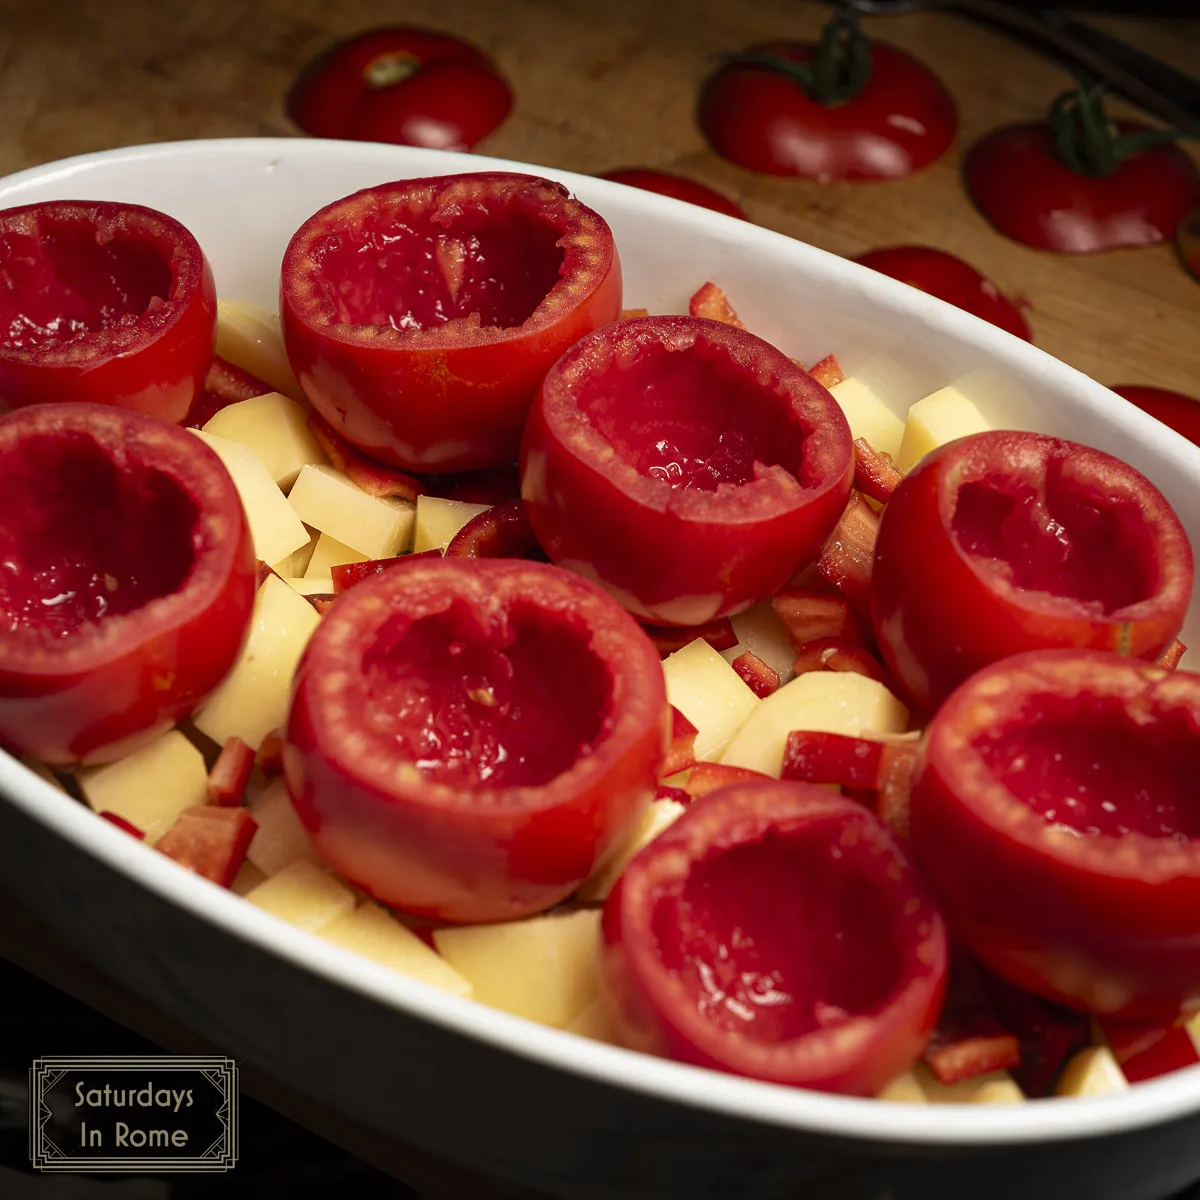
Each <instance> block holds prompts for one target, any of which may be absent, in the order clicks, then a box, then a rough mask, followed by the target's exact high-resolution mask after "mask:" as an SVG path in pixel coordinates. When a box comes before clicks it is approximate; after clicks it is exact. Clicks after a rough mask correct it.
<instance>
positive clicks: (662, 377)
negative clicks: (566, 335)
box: [521, 317, 854, 625]
mask: <svg viewBox="0 0 1200 1200" xmlns="http://www.w3.org/2000/svg"><path fill="white" fill-rule="evenodd" d="M853 475H854V453H853V448H852V443H851V440H850V429H849V426H848V425H847V424H846V419H845V417H844V416H843V414H842V411H841V409H840V408H839V407H838V404H837V401H835V400H834V399H833V397H832V396H831V395H830V394H829V392H827V391H826V390H825V388H823V387H822V386H821V385H820V384H819V383H817V382H816V381H815V380H814V379H813V378H812V377H811V376H810V375H808V374H807V372H805V371H804V370H803V369H802V368H801V367H800V366H798V365H797V364H796V363H795V362H793V361H792V360H791V359H790V358H788V357H787V356H786V355H784V354H783V353H781V352H780V351H779V350H776V349H775V348H774V347H773V346H771V345H769V344H768V343H767V342H764V341H763V340H762V339H761V338H759V337H756V336H755V335H754V334H752V333H748V332H747V331H746V330H744V329H737V328H734V327H733V326H730V325H725V324H722V323H720V322H718V321H710V320H706V319H703V318H698V317H645V318H640V319H635V320H630V321H622V322H620V323H619V324H615V325H610V326H609V327H608V328H606V329H602V330H599V331H598V332H596V333H593V334H591V335H590V336H588V337H586V338H583V339H581V340H580V341H579V342H578V343H577V344H576V345H575V346H573V347H572V348H571V349H570V350H569V351H568V352H567V353H566V354H564V355H563V357H562V358H561V359H559V361H558V362H557V363H555V364H554V366H553V367H552V368H551V370H550V371H549V373H548V374H547V376H546V379H545V382H544V383H543V384H542V388H541V392H540V394H539V396H538V400H537V403H536V404H535V405H534V408H533V411H532V412H531V414H530V418H529V423H528V426H527V427H526V433H525V441H524V444H523V446H522V451H521V494H522V497H523V498H524V500H525V506H526V511H527V513H528V516H529V520H530V523H531V524H532V526H533V530H534V533H535V534H536V535H537V538H538V541H539V542H540V543H541V545H542V548H543V549H544V550H545V552H546V554H547V555H548V556H549V558H550V560H551V562H555V563H558V564H559V565H560V566H564V567H569V568H570V569H571V570H573V571H577V572H579V573H580V574H582V575H586V576H587V577H588V578H590V579H595V580H597V581H599V582H600V583H602V584H603V586H604V587H605V588H606V589H607V590H608V591H609V592H610V593H611V594H612V595H614V596H615V597H616V598H617V599H618V600H619V601H620V602H621V603H622V604H623V605H624V606H625V607H626V608H628V609H629V611H630V612H632V613H633V614H634V615H635V616H637V617H638V618H639V619H640V620H645V621H649V622H652V623H655V624H666V625H702V624H704V623H706V622H708V621H711V620H713V619H714V618H716V617H721V616H725V615H727V614H729V613H733V612H737V611H740V610H741V609H744V608H748V607H749V606H750V605H751V604H753V603H754V602H755V601H758V600H762V599H764V598H765V597H767V596H770V595H771V594H772V593H774V592H775V591H776V590H778V589H779V588H780V587H782V586H783V585H784V584H785V583H786V582H787V581H788V580H789V579H790V578H791V577H792V576H793V575H794V574H795V573H796V572H797V570H799V569H800V568H801V567H802V566H804V565H805V564H806V563H807V562H809V561H811V560H812V558H813V557H814V556H815V555H816V554H817V553H818V552H819V550H820V548H821V545H822V543H823V542H824V540H825V538H826V537H827V536H828V535H829V533H830V531H831V530H832V529H833V527H834V525H835V524H836V523H837V520H838V517H839V516H840V515H841V511H842V509H843V508H844V507H845V504H846V499H847V497H848V495H849V492H850V481H851V479H852V478H853Z"/></svg>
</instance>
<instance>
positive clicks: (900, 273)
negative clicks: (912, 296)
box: [854, 246, 1033, 342]
mask: <svg viewBox="0 0 1200 1200" xmlns="http://www.w3.org/2000/svg"><path fill="white" fill-rule="evenodd" d="M854 261H855V262H856V263H860V264H861V265H862V266H864V267H870V268H871V270H873V271H879V272H880V273H881V274H883V275H888V276H890V277H891V278H892V279H898V280H900V282H901V283H907V284H908V285H909V286H910V287H915V288H918V289H919V290H920V291H922V292H928V293H929V295H931V296H937V297H938V299H939V300H945V301H946V302H947V303H948V304H953V305H955V306H956V307H957V308H961V309H963V310H964V311H965V312H969V313H971V314H972V315H974V316H976V317H981V318H982V319H983V320H985V321H990V322H991V323H992V324H993V325H997V326H999V328H1001V329H1004V330H1007V331H1008V332H1009V333H1011V334H1013V335H1014V336H1016V337H1019V338H1024V339H1025V341H1027V342H1032V341H1033V334H1032V333H1031V332H1030V329H1029V323H1028V322H1027V321H1026V320H1025V318H1024V317H1023V316H1022V315H1021V310H1020V309H1019V308H1018V307H1017V306H1016V305H1015V304H1013V302H1012V301H1011V300H1009V299H1008V298H1007V297H1006V296H1004V294H1003V293H1002V292H1001V291H1000V290H999V288H997V287H996V285H995V284H994V283H993V282H992V281H991V280H990V279H988V278H987V277H986V276H984V275H981V274H980V273H979V272H978V271H977V270H975V268H974V267H972V266H971V265H970V264H968V263H965V262H963V260H962V259H961V258H956V257H955V256H954V255H953V254H947V253H946V252H945V251H944V250H935V249H933V248H932V247H931V246H886V247H883V248H881V249H879V250H868V251H867V252H866V254H860V255H859V256H858V257H857V258H856V259H855V260H854Z"/></svg>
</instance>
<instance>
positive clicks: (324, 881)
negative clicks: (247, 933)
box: [246, 861, 354, 933]
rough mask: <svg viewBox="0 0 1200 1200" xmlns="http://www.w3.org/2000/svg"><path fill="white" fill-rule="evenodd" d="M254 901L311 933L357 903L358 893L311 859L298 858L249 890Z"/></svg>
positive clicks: (247, 897) (247, 894) (344, 913)
mask: <svg viewBox="0 0 1200 1200" xmlns="http://www.w3.org/2000/svg"><path fill="white" fill-rule="evenodd" d="M246 899H247V900H249V901H250V903H251V904H253V905H255V906H256V907H258V908H261V909H263V910H265V911H266V912H269V913H273V914H274V915H275V916H277V917H281V918H282V919H283V920H285V921H287V922H288V923H289V924H290V925H295V926H296V927H297V928H299V929H303V930H306V931H307V932H308V933H318V932H320V931H321V930H323V929H325V928H326V927H327V926H329V925H332V924H333V923H334V921H336V920H338V919H339V918H340V917H344V916H345V915H346V914H347V913H348V912H349V911H350V910H351V909H352V908H353V907H354V893H353V892H352V891H351V890H350V889H349V888H348V887H347V886H346V885H345V884H344V883H342V881H341V880H340V879H338V878H337V877H336V876H334V875H331V874H330V873H329V872H328V871H326V870H325V869H324V868H322V867H319V866H317V865H316V864H315V863H310V862H303V861H300V862H294V863H292V864H291V866H288V867H284V869H283V870H282V871H280V872H279V873H278V874H276V875H272V876H271V877H270V879H268V880H267V881H266V882H265V883H260V884H259V885H258V887H256V888H251V890H250V891H248V892H247V893H246Z"/></svg>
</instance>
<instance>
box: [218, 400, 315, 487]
mask: <svg viewBox="0 0 1200 1200" xmlns="http://www.w3.org/2000/svg"><path fill="white" fill-rule="evenodd" d="M306 416H307V414H306V413H305V411H304V409H303V408H301V406H300V405H299V404H297V403H296V401H295V400H289V399H288V397H287V396H285V395H283V393H282V392H268V393H267V394H266V395H265V396H254V397H253V398H251V399H250V400H240V401H239V402H238V403H236V404H230V405H227V406H226V407H225V408H223V409H221V410H220V412H218V413H216V414H215V415H214V416H213V417H212V418H211V419H210V420H209V422H208V424H207V425H205V426H204V432H205V433H211V434H214V435H215V436H217V437H223V438H228V439H229V441H231V442H237V443H239V444H240V445H242V446H245V447H247V449H250V450H253V451H254V453H255V454H257V455H258V457H259V458H260V459H261V460H262V463H263V465H264V466H265V467H266V468H267V472H268V474H270V476H271V478H272V479H274V480H275V483H276V485H277V486H278V487H279V488H281V489H282V490H283V491H285V492H286V491H287V490H288V488H290V487H291V486H292V484H293V483H295V482H296V476H297V475H299V474H300V468H301V467H303V466H304V465H305V464H306V463H314V464H315V463H323V462H328V461H329V460H328V459H327V458H326V457H325V451H324V450H322V449H321V444H320V443H319V442H318V441H317V439H316V438H315V437H313V435H312V432H311V431H310V430H309V428H308V425H307V423H306Z"/></svg>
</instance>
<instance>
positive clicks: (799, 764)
mask: <svg viewBox="0 0 1200 1200" xmlns="http://www.w3.org/2000/svg"><path fill="white" fill-rule="evenodd" d="M883 746H884V743H883V742H881V741H877V740H875V739H872V738H860V737H848V736H846V735H845V734H842V733H817V732H813V731H811V730H807V729H794V730H792V732H791V733H789V734H788V736H787V742H786V743H785V745H784V749H783V767H782V770H781V771H780V776H779V777H780V778H781V779H798V780H800V781H801V782H802V783H833V784H837V786H838V787H849V788H864V789H870V790H871V791H877V790H878V788H879V766H880V762H881V760H882V756H883Z"/></svg>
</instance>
